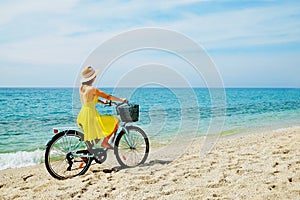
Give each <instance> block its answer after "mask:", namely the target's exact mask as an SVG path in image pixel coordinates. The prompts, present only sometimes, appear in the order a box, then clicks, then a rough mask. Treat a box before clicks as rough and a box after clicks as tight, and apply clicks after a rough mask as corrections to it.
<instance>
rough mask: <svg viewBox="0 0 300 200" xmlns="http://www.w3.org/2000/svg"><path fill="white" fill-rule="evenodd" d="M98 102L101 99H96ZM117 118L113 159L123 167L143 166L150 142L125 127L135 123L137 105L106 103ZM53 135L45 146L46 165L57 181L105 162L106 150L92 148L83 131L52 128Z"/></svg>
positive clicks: (137, 131) (139, 130)
mask: <svg viewBox="0 0 300 200" xmlns="http://www.w3.org/2000/svg"><path fill="white" fill-rule="evenodd" d="M99 101H100V100H99ZM108 104H109V106H112V105H115V106H116V107H115V109H116V112H117V115H120V120H121V121H120V127H119V130H120V131H116V133H115V135H114V136H113V137H112V141H111V143H112V145H113V147H114V148H113V151H114V154H115V157H116V159H117V161H118V163H119V164H120V166H121V167H122V168H129V167H136V166H139V165H141V164H144V163H145V161H146V160H147V157H148V154H149V139H148V137H147V135H146V133H145V132H144V131H143V130H142V129H141V128H139V127H138V126H133V125H128V123H130V122H136V121H138V117H139V106H138V105H134V104H129V103H116V102H112V101H109V103H108ZM53 130H54V133H55V135H54V136H53V137H52V139H51V140H50V141H49V142H48V143H47V145H46V150H45V165H46V169H47V171H48V172H49V174H50V175H51V176H52V177H54V178H57V179H67V178H72V177H75V176H78V175H83V174H85V173H86V172H87V170H88V169H89V167H90V165H91V164H92V162H93V161H95V162H96V163H98V164H102V163H104V162H105V160H106V159H107V152H108V151H109V149H106V148H103V147H101V148H95V145H94V144H93V142H90V141H84V135H83V133H82V131H80V130H77V129H76V128H67V129H64V130H62V131H59V129H57V128H54V129H53Z"/></svg>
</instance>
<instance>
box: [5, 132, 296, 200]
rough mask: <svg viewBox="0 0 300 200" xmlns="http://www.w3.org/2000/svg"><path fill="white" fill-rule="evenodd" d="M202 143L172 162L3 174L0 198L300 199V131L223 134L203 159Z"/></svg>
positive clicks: (32, 169) (28, 169) (31, 169)
mask: <svg viewBox="0 0 300 200" xmlns="http://www.w3.org/2000/svg"><path fill="white" fill-rule="evenodd" d="M202 143H203V139H197V140H196V141H195V142H194V143H193V145H192V148H190V149H189V150H188V151H187V152H185V153H184V154H183V155H182V156H181V157H180V158H178V159H177V160H175V161H173V162H168V161H165V160H163V159H157V158H151V157H150V159H149V160H148V161H147V164H146V165H145V166H142V167H137V168H133V169H123V170H118V171H117V170H112V169H111V168H108V167H107V166H105V165H92V166H91V168H90V169H89V171H88V172H87V173H86V174H85V175H83V176H79V177H75V178H72V179H68V180H61V181H60V180H56V179H54V178H52V177H51V176H50V175H49V174H48V172H47V171H46V169H45V167H44V165H43V164H41V165H37V166H33V167H25V168H19V169H7V170H2V171H0V174H1V182H0V199H79V198H82V199H300V127H293V128H286V129H280V130H276V131H268V132H261V133H255V134H251V135H241V134H240V135H234V136H223V137H221V138H220V139H219V140H218V142H217V144H216V145H215V146H214V148H213V150H212V151H210V152H209V153H207V154H206V155H205V156H204V157H203V158H202V159H200V158H199V152H200V149H201V146H202Z"/></svg>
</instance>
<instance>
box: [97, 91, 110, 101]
mask: <svg viewBox="0 0 300 200" xmlns="http://www.w3.org/2000/svg"><path fill="white" fill-rule="evenodd" d="M96 95H97V96H99V97H102V98H105V99H108V100H111V95H109V94H106V93H104V92H102V91H101V90H98V89H96Z"/></svg>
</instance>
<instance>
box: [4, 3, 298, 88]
mask: <svg viewBox="0 0 300 200" xmlns="http://www.w3.org/2000/svg"><path fill="white" fill-rule="evenodd" d="M144 27H156V28H161V29H168V30H173V31H176V32H178V33H180V34H183V35H185V36H187V37H188V38H191V39H192V40H193V41H195V42H197V43H198V44H199V45H201V46H202V47H203V48H204V49H205V51H206V52H207V54H208V55H209V57H210V58H211V59H212V61H213V62H214V63H215V65H216V67H217V69H218V71H219V73H220V76H221V77H222V80H223V83H224V86H225V87H292V88H299V87H300V79H299V74H300V1H298V0H294V1H292V0H286V1H279V0H278V1H277V0H265V1H255V0H253V1H250V0H249V1H243V0H238V1H234V0H211V1H210V0H200V1H195V0H173V1H171V0H170V1H156V0H153V1H97V0H64V1H60V0H51V1H50V0H49V1H48V0H41V1H37V0H27V1H22V0H10V1H5V0H0V87H73V86H74V85H76V81H78V76H79V75H80V70H81V68H82V67H83V66H82V64H83V63H85V60H86V59H87V58H88V57H89V55H90V54H91V53H92V52H93V51H94V50H95V49H96V48H97V47H98V46H99V45H101V44H103V43H104V42H105V41H107V40H109V39H110V38H112V37H114V36H116V35H118V34H120V33H124V32H126V31H130V30H134V29H138V28H144ZM146 39H147V37H145V40H146ZM173 42H174V43H175V44H176V41H173ZM173 56H174V55H173ZM143 57H145V61H144V62H145V63H144V64H147V63H149V62H151V58H154V60H155V63H157V62H162V63H164V62H163V60H169V62H167V64H166V65H168V66H171V67H172V66H173V65H174V66H175V65H176V66H175V68H176V69H180V67H181V68H182V67H183V64H182V65H181V66H179V64H178V63H180V61H178V62H177V64H176V63H175V61H173V62H172V61H171V60H178V58H172V57H171V56H170V55H166V53H162V52H158V53H157V52H156V53H153V52H152V53H151V52H150V53H149V52H148V51H145V52H142V53H136V55H135V54H132V55H128V56H127V57H126V56H124V58H123V60H120V61H118V62H116V63H114V65H113V66H112V69H111V73H112V74H114V75H115V76H121V75H119V74H117V73H116V71H118V65H120V66H121V65H124V66H125V65H127V68H128V69H129V68H130V67H134V66H135V65H136V64H137V62H136V60H140V62H138V64H140V65H142V64H143V59H144V58H143ZM157 57H159V59H157ZM146 58H147V59H146ZM153 62H154V61H153ZM120 66H119V67H120ZM113 67H115V68H113ZM95 68H97V66H95ZM114 70H115V71H114ZM143 76H147V74H140V77H143ZM186 76H187V77H186V78H187V79H188V80H189V81H190V82H191V85H192V86H195V87H197V86H202V85H201V84H203V82H201V81H200V82H201V83H199V84H198V81H197V77H193V76H190V77H189V75H186ZM108 77H109V75H108ZM116 78H118V77H116ZM103 81H104V83H103V85H104V86H112V85H113V83H112V82H110V79H109V78H106V79H105V80H103ZM174 82H176V80H174ZM174 86H177V85H176V83H174Z"/></svg>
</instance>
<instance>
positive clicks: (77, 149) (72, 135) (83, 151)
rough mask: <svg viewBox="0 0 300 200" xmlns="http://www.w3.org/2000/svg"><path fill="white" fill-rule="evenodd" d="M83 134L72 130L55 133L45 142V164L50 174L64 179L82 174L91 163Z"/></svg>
mask: <svg viewBox="0 0 300 200" xmlns="http://www.w3.org/2000/svg"><path fill="white" fill-rule="evenodd" d="M87 149H88V146H87V144H86V143H85V142H84V140H83V134H82V133H80V132H77V131H74V130H70V131H63V132H60V133H58V134H56V135H55V136H54V137H53V138H52V139H51V140H50V141H49V142H48V144H47V147H46V151H45V165H46V168H47V170H48V172H49V173H50V175H51V176H53V177H54V178H57V179H66V178H71V177H74V176H78V175H83V174H84V173H85V172H86V171H87V170H88V168H89V167H90V165H91V162H92V156H91V154H90V153H89V151H88V150H87Z"/></svg>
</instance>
